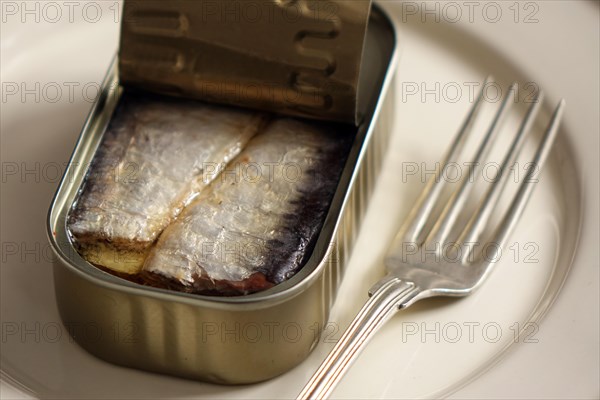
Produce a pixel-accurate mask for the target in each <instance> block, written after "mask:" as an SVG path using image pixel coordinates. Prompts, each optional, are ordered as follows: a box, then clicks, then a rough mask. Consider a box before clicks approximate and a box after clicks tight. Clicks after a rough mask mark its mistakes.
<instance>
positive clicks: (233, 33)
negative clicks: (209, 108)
mask: <svg viewBox="0 0 600 400" xmlns="http://www.w3.org/2000/svg"><path fill="white" fill-rule="evenodd" d="M370 6H371V0H352V1H347V0H288V1H284V0H220V1H217V0H210V1H207V0H198V1H183V0H179V1H163V0H126V1H125V2H124V10H123V11H124V12H123V15H124V18H123V23H122V26H121V44H120V50H119V68H120V72H119V74H120V80H121V83H123V84H124V85H130V86H137V87H142V88H143V89H145V90H150V91H153V92H159V93H163V94H169V95H178V96H185V97H192V98H197V99H201V100H205V101H209V102H216V103H224V104H231V105H236V106H244V107H250V108H256V109H262V110H267V111H273V112H278V113H282V114H288V115H294V116H302V117H308V118H315V119H326V120H332V121H343V122H352V123H357V122H358V120H359V116H358V115H357V94H358V78H359V73H360V60H361V57H362V52H363V45H364V39H365V34H366V28H367V20H368V17H369V11H370Z"/></svg>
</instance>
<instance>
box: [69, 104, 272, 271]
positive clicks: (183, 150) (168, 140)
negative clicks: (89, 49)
mask: <svg viewBox="0 0 600 400" xmlns="http://www.w3.org/2000/svg"><path fill="white" fill-rule="evenodd" d="M265 119H266V115H265V114H261V113H257V112H249V111H243V110H239V109H234V108H230V107H221V106H212V105H207V104H203V103H199V102H195V101H187V100H173V99H165V98H163V97H158V96H151V95H147V94H135V93H133V94H132V93H128V92H126V93H125V94H124V95H123V97H122V98H121V102H120V104H119V106H118V109H117V110H116V111H115V114H114V117H113V119H112V121H111V123H110V125H109V127H108V129H107V131H106V133H105V134H104V137H103V141H102V143H101V145H100V147H99V149H98V152H97V153H96V156H95V158H94V161H93V162H92V165H91V169H90V173H89V175H88V177H87V178H86V182H85V186H84V187H83V190H82V192H81V193H80V196H79V198H78V200H77V201H76V203H75V205H74V207H73V209H72V210H71V213H70V215H69V219H68V227H69V230H70V233H71V235H72V236H73V237H74V239H75V241H76V243H77V246H78V248H79V249H81V250H82V252H83V253H84V256H86V255H87V258H88V259H89V258H91V260H90V261H91V262H94V261H96V262H97V263H98V264H100V265H102V266H104V267H107V268H109V269H113V270H116V271H117V272H124V273H136V272H138V271H139V269H140V268H141V266H142V263H143V260H144V258H145V255H146V253H147V252H148V249H149V247H150V246H151V245H152V244H153V243H154V242H155V241H156V239H157V238H158V236H159V234H160V233H161V232H162V231H163V230H164V228H166V227H167V226H168V225H169V224H170V223H171V222H172V221H173V220H174V219H175V217H176V216H177V215H178V214H179V212H180V211H181V210H182V209H183V208H184V207H185V205H187V204H188V203H189V202H191V201H192V200H193V198H194V197H195V196H197V195H198V193H200V192H201V191H202V190H203V188H204V187H206V186H207V185H208V184H209V183H210V182H211V181H212V180H213V179H214V178H215V176H217V174H218V172H219V171H220V170H221V169H222V168H223V167H224V165H225V164H226V163H227V162H229V161H231V160H232V159H233V158H235V156H236V155H237V154H238V153H239V152H240V151H241V149H242V148H243V147H244V146H245V144H246V143H247V142H248V141H249V140H250V139H251V138H252V136H254V135H255V134H256V133H257V132H258V130H259V129H260V127H261V126H262V125H264V123H265ZM103 252H104V254H102V253H103ZM111 252H112V253H114V254H112V253H111ZM98 253H100V254H98ZM109 254H112V255H110V256H109ZM111 257H112V258H116V259H115V260H113V259H112V258H111ZM107 264H108V265H107Z"/></svg>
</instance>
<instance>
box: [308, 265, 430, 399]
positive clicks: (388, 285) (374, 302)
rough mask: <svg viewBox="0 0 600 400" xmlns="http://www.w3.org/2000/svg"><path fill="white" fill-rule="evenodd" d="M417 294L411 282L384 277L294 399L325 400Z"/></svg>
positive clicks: (389, 276) (370, 292) (417, 289)
mask: <svg viewBox="0 0 600 400" xmlns="http://www.w3.org/2000/svg"><path fill="white" fill-rule="evenodd" d="M419 293H420V289H419V288H418V287H417V286H416V285H415V284H414V283H412V282H407V281H403V280H401V279H399V278H397V277H395V276H391V275H388V276H387V277H385V278H384V279H382V280H381V281H379V282H377V283H376V284H375V285H374V286H373V288H372V289H371V290H370V291H369V294H370V296H371V297H370V298H369V299H368V300H367V302H366V303H365V304H364V306H363V307H362V309H361V310H360V312H359V313H358V314H357V315H356V317H355V318H354V320H353V321H352V323H351V324H350V326H349V327H348V329H346V331H345V332H344V334H343V335H342V337H341V339H340V340H339V341H338V342H337V344H336V345H335V347H334V348H333V350H332V351H331V352H330V353H329V355H328V356H327V357H326V358H325V360H324V361H323V362H322V363H321V365H320V366H319V369H318V370H317V371H316V372H315V373H314V374H313V376H312V377H311V379H310V381H309V382H308V383H307V384H306V386H304V389H302V392H300V394H299V395H298V400H308V399H324V398H327V397H328V396H329V395H330V394H331V392H332V391H333V389H334V388H335V386H336V385H337V383H338V382H339V381H340V379H341V378H342V377H343V376H344V374H345V373H346V371H347V370H348V368H349V367H350V365H351V364H352V362H353V361H354V360H355V359H356V357H357V356H358V355H359V354H360V351H361V350H362V349H363V348H364V346H365V345H366V344H367V342H368V341H369V339H371V337H372V336H373V334H374V333H375V332H377V330H378V329H379V328H380V327H381V326H383V324H384V323H385V322H386V321H387V320H388V319H389V318H390V317H391V316H392V315H394V314H395V313H396V312H397V311H398V310H400V309H402V308H405V307H407V306H408V305H409V302H410V300H413V299H414V298H415V297H416V296H417V295H418V294H419Z"/></svg>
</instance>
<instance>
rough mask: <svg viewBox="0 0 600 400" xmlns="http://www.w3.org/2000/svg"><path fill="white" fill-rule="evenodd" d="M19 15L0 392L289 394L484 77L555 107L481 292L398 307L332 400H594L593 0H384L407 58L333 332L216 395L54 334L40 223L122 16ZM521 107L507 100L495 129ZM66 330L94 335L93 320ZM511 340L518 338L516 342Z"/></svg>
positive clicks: (353, 300)
mask: <svg viewBox="0 0 600 400" xmlns="http://www.w3.org/2000/svg"><path fill="white" fill-rule="evenodd" d="M8 3H10V4H13V5H14V7H16V9H15V8H7V7H8ZM21 4H23V3H16V2H15V3H13V2H4V3H3V4H2V7H3V18H6V23H4V21H3V24H2V32H1V33H2V43H1V46H2V47H1V50H2V65H1V73H2V85H3V88H2V92H3V94H2V95H3V99H2V116H1V118H0V121H1V135H2V150H1V151H2V193H1V196H2V197H1V200H2V202H1V209H2V210H1V213H2V227H1V232H2V246H3V251H2V254H3V256H2V268H1V270H0V273H1V278H2V279H1V283H0V284H1V300H2V301H1V304H0V306H1V319H2V354H1V362H2V364H1V371H2V379H3V381H4V383H3V385H2V393H1V394H2V397H3V398H7V397H15V396H17V397H18V396H23V397H26V396H32V395H33V396H40V397H55V398H56V397H60V398H65V397H72V398H129V397H131V398H157V397H167V396H168V397H170V398H191V397H193V398H204V397H206V398H292V397H294V396H295V394H296V393H297V392H298V391H299V390H300V388H301V386H302V384H303V382H305V381H306V380H307V379H308V378H309V376H310V374H311V372H312V371H313V370H314V369H315V368H316V367H317V365H318V363H319V360H320V359H322V358H323V357H324V355H325V354H326V352H327V351H328V350H329V349H330V348H331V347H332V346H333V342H334V341H335V339H336V338H339V336H340V331H341V330H343V328H344V327H345V326H347V324H348V323H349V321H350V319H351V318H352V316H353V315H354V314H355V313H356V311H357V309H358V308H359V307H360V305H361V304H362V302H363V301H364V300H365V299H366V291H367V289H368V287H369V286H370V284H371V283H372V282H374V281H375V280H376V279H377V278H378V277H379V276H380V274H381V273H382V272H381V267H380V265H381V260H382V257H383V255H384V253H385V250H386V246H387V244H388V243H389V241H390V240H391V238H392V236H393V234H394V232H395V230H396V229H397V228H398V225H399V222H400V221H401V220H402V218H403V216H404V215H405V214H406V212H407V210H408V208H409V207H410V206H411V204H412V201H413V200H414V199H415V197H416V195H417V194H418V192H419V190H420V189H421V188H422V186H423V182H424V179H423V176H424V175H426V174H427V171H431V170H433V169H434V168H435V163H436V162H437V160H439V159H440V158H441V156H442V154H443V152H444V149H445V148H446V146H447V144H448V143H449V141H450V138H451V136H452V134H453V133H454V131H455V130H456V128H457V127H458V125H459V124H460V122H461V118H462V117H463V116H464V114H465V113H466V110H467V109H468V103H469V97H470V93H471V89H470V88H472V87H474V85H476V84H477V82H481V80H482V79H483V77H484V76H485V75H486V74H488V73H492V74H494V76H495V77H496V79H497V80H498V81H501V82H502V81H508V80H518V81H519V82H521V83H522V85H521V91H522V92H521V94H522V95H523V96H525V97H527V94H528V92H527V91H528V90H529V87H527V86H526V84H527V83H534V84H535V85H538V86H540V87H543V88H544V90H545V92H546V93H547V98H548V105H550V104H553V103H555V102H556V101H557V100H558V99H559V97H565V98H566V100H567V103H568V109H567V114H566V117H565V120H564V124H563V127H562V129H561V132H560V137H559V141H558V143H557V145H556V146H555V150H554V152H553V153H552V155H551V157H550V159H549V164H548V166H547V169H546V170H545V172H544V173H543V174H542V175H541V176H540V184H539V186H538V188H537V189H536V192H535V193H534V196H533V197H532V199H531V202H530V204H529V207H528V209H527V211H526V212H525V215H524V216H523V219H522V220H521V221H520V223H519V224H518V226H517V229H516V230H515V232H514V233H513V235H512V236H511V238H510V240H509V246H508V249H505V251H504V252H503V257H502V258H501V259H500V260H499V261H498V263H497V265H496V271H495V272H494V274H493V275H492V276H491V278H490V280H489V282H487V283H486V285H485V287H484V288H483V289H482V290H481V291H479V292H477V293H476V294H475V295H473V296H471V297H469V298H466V299H463V300H459V301H456V300H446V299H440V300H438V299H436V300H431V301H428V302H423V303H421V304H417V305H415V306H414V307H413V308H412V309H409V310H406V311H405V312H403V313H401V314H398V315H397V317H395V318H394V319H393V320H392V321H391V322H390V323H389V324H388V325H387V326H386V327H384V329H383V330H382V331H381V332H380V333H379V334H378V335H377V336H376V337H375V339H374V340H373V341H372V342H371V343H370V345H369V347H368V348H367V349H366V350H365V352H364V353H363V354H362V356H361V358H360V359H359V360H358V361H357V362H356V364H355V365H354V367H353V368H352V370H351V371H350V372H349V374H348V376H347V378H346V379H345V380H344V382H343V383H342V384H341V385H340V386H339V387H338V389H336V391H335V392H334V397H337V398H415V397H441V396H446V395H453V396H455V397H456V398H466V397H472V398H486V397H494V398H506V397H519V398H523V397H538V398H539V397H567V396H568V397H597V395H598V393H599V388H598V380H597V376H598V373H599V366H598V363H599V360H598V337H599V332H598V304H599V301H598V261H597V260H598V247H597V243H598V239H599V238H598V204H599V203H598V185H599V177H598V175H599V172H598V171H599V167H598V140H599V136H600V135H599V128H598V107H599V104H598V87H599V84H598V71H599V68H600V67H599V65H598V59H599V57H598V49H597V44H598V37H599V36H598V35H599V32H598V8H597V5H595V4H592V3H576V4H573V3H572V2H568V3H567V2H560V1H559V2H540V3H531V4H534V6H533V7H531V6H529V7H526V6H525V5H522V6H519V7H521V8H516V9H514V8H513V9H511V8H509V7H510V6H511V4H509V3H506V4H505V3H504V2H502V4H501V5H500V6H499V7H500V10H501V11H500V14H493V11H494V10H492V9H491V8H490V6H486V4H487V3H482V4H483V5H482V6H481V8H475V9H474V10H472V11H473V12H472V14H469V9H468V8H467V7H466V6H463V5H462V3H455V4H457V5H458V6H457V7H458V8H455V9H451V8H449V7H446V6H443V3H431V6H430V8H428V9H422V8H420V7H421V6H422V4H421V3H420V2H419V3H416V2H404V3H403V2H384V3H383V6H384V8H385V9H387V10H388V12H389V13H390V14H392V15H393V17H394V18H396V20H397V23H398V26H399V31H400V41H401V47H402V48H403V50H402V55H401V61H400V65H399V71H398V74H399V76H398V78H399V79H398V80H397V87H396V96H397V102H398V106H397V109H398V113H397V123H396V126H395V132H394V138H393V140H392V143H391V145H390V149H389V153H388V158H387V160H386V164H385V166H384V171H385V172H384V173H383V174H382V176H381V178H380V181H379V183H378V187H377V189H376V193H375V196H374V198H373V200H372V203H371V206H370V210H369V213H368V215H367V218H366V219H365V223H364V226H363V229H362V231H361V234H360V238H359V242H358V244H357V246H356V248H355V250H354V254H353V256H352V260H351V263H350V265H349V267H348V269H347V274H346V277H345V281H344V283H343V285H342V287H341V290H340V293H339V296H338V300H337V302H336V305H335V306H334V308H333V310H332V316H331V321H332V322H331V324H330V325H329V326H328V328H327V330H326V334H325V335H324V337H323V339H322V340H321V343H320V345H319V346H318V347H317V348H316V350H315V351H314V353H313V354H312V355H311V356H310V357H309V359H308V360H307V361H306V362H304V363H303V364H302V365H300V366H299V367H298V368H296V369H294V370H292V371H290V372H289V373H287V374H285V375H283V376H281V377H279V378H276V379H274V380H271V381H269V382H265V383H263V384H258V385H252V386H245V387H223V386H216V385H209V384H204V383H197V382H191V381H186V380H180V379H176V378H171V377H165V376H160V375H152V374H148V373H144V372H140V371H135V370H130V369H124V368H120V367H116V366H113V365H111V364H107V363H105V362H102V361H100V360H97V359H95V358H94V357H92V356H90V355H89V354H87V353H86V352H85V351H83V350H82V349H81V348H79V347H78V346H77V345H76V344H75V343H73V342H72V340H70V338H69V336H68V331H67V328H65V327H64V326H63V325H62V324H61V323H60V319H59V317H58V312H57V309H56V305H55V302H54V293H53V292H54V288H53V286H52V270H51V260H50V255H51V251H50V248H49V245H48V244H47V242H46V238H45V233H44V223H45V216H46V212H47V208H48V205H49V204H50V200H51V197H52V195H53V193H54V191H55V188H56V185H57V184H58V181H59V179H60V176H61V172H62V170H63V169H64V163H66V162H67V160H68V157H69V155H70V152H71V151H72V148H73V145H74V143H75V140H76V138H77V135H78V134H79V131H80V127H81V124H82V123H83V121H84V119H85V116H86V113H87V111H88V110H89V107H90V106H91V103H90V102H91V101H92V100H93V98H94V95H95V91H96V90H97V87H98V85H99V83H100V80H101V79H102V77H103V75H104V72H105V70H106V68H107V67H108V64H109V62H110V59H111V57H112V54H114V52H115V50H116V46H117V42H118V29H119V26H118V21H119V18H120V15H118V14H117V10H118V7H117V6H116V4H117V3H112V2H87V3H78V4H79V7H75V8H73V15H72V18H71V15H70V14H69V7H71V6H69V7H68V6H67V5H64V7H63V5H62V3H55V4H58V7H59V8H58V10H60V11H61V12H62V14H61V15H62V17H61V18H60V19H59V20H58V21H57V22H52V21H54V20H56V18H55V17H56V16H57V14H52V12H54V10H52V9H50V8H44V7H42V5H39V7H40V8H39V11H38V13H39V17H40V18H39V20H38V21H39V22H38V21H36V19H35V14H32V15H30V14H23V12H24V10H22V9H20V7H21ZM32 4H37V3H32ZM436 4H437V5H436ZM490 4H491V3H490ZM496 4H499V3H496ZM528 4H529V3H528ZM434 5H435V7H434ZM494 7H495V6H494ZM32 8H33V6H32ZM44 10H45V11H44ZM427 10H437V13H438V14H437V15H438V17H436V16H435V15H433V14H430V11H427ZM457 10H458V11H460V13H461V16H460V17H458V14H457V13H456V12H457ZM484 10H485V11H484ZM496 11H497V10H496ZM13 13H14V14H13ZM34 13H35V11H34ZM498 15H500V16H498ZM567 17H568V18H567ZM22 18H23V19H24V21H25V22H24V23H23V22H22ZM535 20H537V22H535ZM515 21H517V22H515ZM569 21H570V22H569ZM574 21H577V22H576V23H575V22H574ZM557 26H560V27H561V28H560V29H556V27H557ZM524 38H525V39H524ZM584 38H585V40H584ZM575 42H577V46H573V45H572V43H575ZM532 49H534V50H532ZM504 88H505V87H504ZM490 96H493V95H492V94H490ZM523 106H525V104H524V102H523V101H517V104H516V105H515V110H516V112H515V113H514V114H513V115H511V119H510V120H509V121H508V124H507V128H510V127H511V126H513V125H514V124H515V121H516V119H517V117H518V115H519V114H518V112H519V111H520V110H521V109H522V108H523ZM432 116H433V117H432ZM541 118H542V119H543V118H547V116H542V117H541ZM502 140H504V139H501V141H502ZM521 168H523V165H521ZM516 170H517V171H518V170H519V168H517V169H516ZM521 172H522V170H521ZM519 176H521V175H519V174H516V175H515V180H516V181H518V180H519ZM580 234H581V236H580ZM579 238H580V240H579V243H578V239H579ZM573 255H575V259H574V263H573V265H571V258H572V256H573ZM565 278H566V279H565ZM563 281H564V283H565V284H564V287H563V289H562V290H561V291H560V292H559V289H560V288H561V286H562V284H563ZM557 295H558V296H557ZM555 300H556V301H555ZM553 302H554V303H553ZM544 315H545V316H544ZM542 317H543V319H542ZM71 329H84V330H85V329H92V331H89V332H88V334H94V332H93V327H71ZM518 329H522V330H524V332H523V333H524V334H523V335H520V336H518V335H517V336H515V332H516V331H517V330H518ZM498 361H500V362H498ZM7 382H8V383H7ZM452 393H453V394H452Z"/></svg>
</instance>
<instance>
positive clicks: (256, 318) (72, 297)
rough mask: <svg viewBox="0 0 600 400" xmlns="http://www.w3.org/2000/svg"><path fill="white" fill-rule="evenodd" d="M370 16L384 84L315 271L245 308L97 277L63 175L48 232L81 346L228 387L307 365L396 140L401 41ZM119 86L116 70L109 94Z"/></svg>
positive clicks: (108, 108) (100, 110) (79, 158)
mask: <svg viewBox="0 0 600 400" xmlns="http://www.w3.org/2000/svg"><path fill="white" fill-rule="evenodd" d="M374 11H376V12H374V13H373V14H372V21H371V27H372V28H371V29H372V32H373V30H375V31H377V30H379V32H387V34H386V35H384V36H383V39H385V40H383V39H382V37H381V36H377V34H374V35H375V37H372V38H371V39H372V40H373V43H383V42H385V43H388V44H387V45H383V44H381V46H388V47H387V48H386V49H385V51H381V52H380V53H381V55H382V60H375V62H374V65H376V67H375V68H374V70H375V71H379V72H378V73H379V74H382V75H381V76H377V77H376V79H375V78H374V85H376V86H377V87H379V86H378V85H381V88H380V89H377V90H378V91H379V90H380V92H378V96H377V98H376V100H377V101H376V103H377V105H376V108H375V111H374V112H372V115H370V119H369V120H368V121H367V122H365V124H363V128H364V129H363V130H362V131H361V130H360V129H361V128H359V135H363V136H362V137H359V138H358V139H357V142H356V146H355V148H354V149H353V151H354V153H353V154H354V155H353V156H351V157H352V158H350V159H351V160H352V162H353V163H355V164H351V165H348V166H347V167H346V169H345V172H344V176H343V178H342V181H344V179H346V180H345V181H344V182H346V183H343V182H342V183H340V189H339V190H338V192H339V193H338V194H336V196H337V197H338V201H337V203H335V202H334V203H335V204H333V205H332V210H333V211H331V212H330V214H331V215H333V216H334V218H333V220H331V221H329V223H327V222H326V226H328V228H327V229H329V231H328V232H329V233H326V234H324V236H323V237H326V240H321V239H320V241H319V243H318V244H317V246H321V247H320V249H317V250H315V252H314V254H313V258H315V260H314V261H315V263H313V264H311V265H308V264H307V266H305V267H304V269H303V270H301V271H300V272H299V273H298V274H297V276H295V277H293V278H292V279H290V280H289V281H287V282H285V283H283V284H281V285H279V286H280V287H281V288H279V289H278V288H277V287H276V288H274V291H272V292H271V293H268V292H269V291H267V292H265V294H260V293H259V294H256V295H251V296H247V298H246V299H238V298H234V299H219V298H207V297H205V296H192V295H184V294H180V293H173V292H168V291H164V290H158V289H153V288H145V287H142V286H139V285H135V284H133V283H130V282H127V281H122V280H119V279H117V278H115V277H113V276H110V275H108V274H106V273H104V272H102V271H100V270H98V269H96V268H94V267H93V266H91V265H89V264H88V263H87V262H85V260H83V259H82V258H81V257H80V256H79V255H78V254H77V253H76V252H75V250H74V248H73V246H72V244H71V243H70V241H69V240H68V238H67V233H66V215H67V213H68V210H69V208H70V205H71V203H72V201H73V199H74V198H75V195H76V192H77V190H78V188H79V186H80V184H81V181H82V179H83V178H82V176H81V175H82V174H81V173H80V172H84V171H79V170H78V169H77V170H75V172H76V174H73V172H74V171H71V170H70V169H69V170H68V171H67V172H66V173H65V177H64V178H63V181H62V182H61V186H60V187H59V190H58V192H57V196H56V198H55V200H54V204H53V206H52V208H51V210H50V214H49V225H48V230H49V236H50V241H51V244H52V247H53V250H54V252H55V254H56V260H55V263H54V280H55V291H56V298H57V303H58V308H59V311H60V315H61V318H62V320H63V322H64V323H65V325H66V326H67V327H69V332H71V333H72V334H73V336H74V338H75V339H76V341H77V342H78V343H79V344H80V345H81V346H82V347H84V348H85V349H86V350H87V351H89V352H90V353H92V354H94V355H96V356H98V357H99V358H102V359H105V360H107V361H110V362H113V363H116V364H120V365H124V366H128V367H134V368H139V369H144V370H148V371H154V372H160V373H165V374H171V375H176V376H181V377H186V378H192V379H198V380H204V381H211V382H216V383H226V384H244V383H252V382H258V381H262V380H266V379H269V378H272V377H274V376H277V375H279V374H281V373H283V372H285V371H287V370H289V369H291V368H292V367H294V366H295V365H297V364H299V363H300V362H302V361H303V360H304V359H305V358H306V357H307V356H308V354H309V353H310V351H311V350H312V349H313V348H314V346H315V345H316V344H317V342H318V339H319V336H320V333H321V330H322V329H323V326H324V324H325V323H326V321H327V318H328V315H329V310H330V308H331V305H332V303H333V300H334V298H335V294H336V292H337V288H338V286H339V283H340V281H341V277H342V274H343V269H344V266H345V265H346V264H347V262H348V260H349V258H350V253H351V251H352V248H353V244H354V242H355V240H356V238H357V235H358V229H359V226H360V222H361V221H362V219H363V217H364V214H365V211H366V206H367V201H368V198H369V196H370V194H371V193H372V191H373V188H374V185H375V178H376V176H377V174H378V172H379V170H380V168H381V162H382V159H383V154H384V153H385V149H386V148H387V143H388V139H389V135H390V133H391V127H390V125H389V124H390V123H391V122H392V120H393V115H394V112H393V107H394V104H393V103H394V97H393V96H394V92H393V90H392V84H391V83H392V82H391V80H392V75H391V74H392V73H393V70H394V67H395V57H394V46H395V42H394V40H393V36H394V35H393V32H391V33H390V29H392V28H391V25H390V23H389V21H388V20H387V19H386V18H385V17H384V16H383V15H382V14H381V13H380V12H377V11H378V10H377V9H374ZM377 18H379V19H377ZM375 54H378V53H377V52H375ZM377 63H380V64H379V65H377ZM115 79H116V72H115V70H111V71H110V72H109V75H108V77H107V81H106V82H105V83H106V85H105V86H106V87H109V86H110V85H112V84H113V83H115V82H116V81H115ZM107 92H108V91H107ZM115 93H117V94H118V91H117V92H115ZM116 101H117V96H115V98H112V97H108V96H105V98H104V100H101V101H99V103H98V104H96V105H95V106H94V109H93V111H92V113H91V114H90V117H89V119H88V122H87V123H86V126H85V127H84V131H83V133H82V136H81V138H80V141H79V143H78V145H77V148H76V151H75V153H74V155H73V158H72V160H71V161H72V162H71V164H70V165H73V166H78V165H89V162H90V161H91V158H92V157H93V153H94V151H95V150H94V149H95V148H96V147H97V145H98V143H99V141H100V138H101V136H102V131H103V129H104V128H102V127H106V125H107V124H108V117H109V116H110V115H111V113H112V110H113V109H114V104H115V103H116ZM373 124H374V126H371V125H373ZM72 168H75V167H72ZM73 177H74V178H73ZM346 185H347V186H346ZM338 195H339V196H338ZM340 199H341V200H340ZM324 231H326V228H324ZM327 235H330V236H327ZM323 246H325V247H326V248H324V247H323ZM324 250H327V251H324ZM322 254H324V256H323V255H322ZM318 257H322V259H319V258H318Z"/></svg>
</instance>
